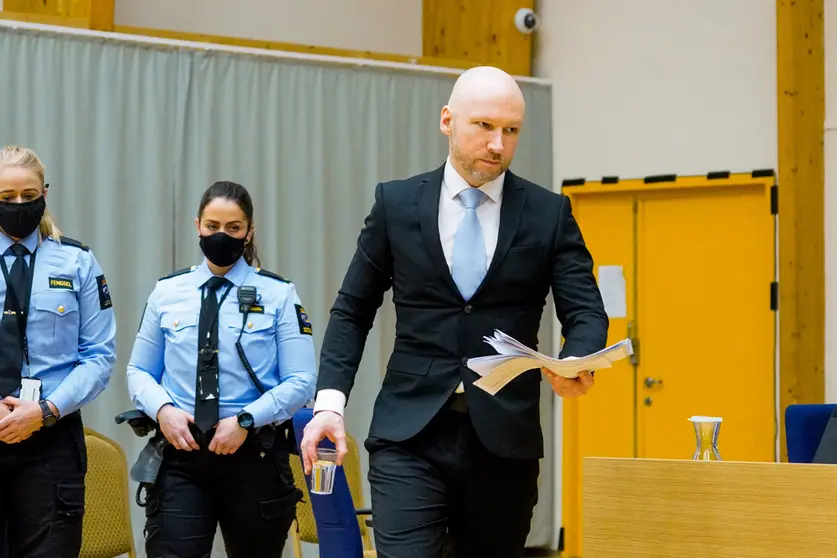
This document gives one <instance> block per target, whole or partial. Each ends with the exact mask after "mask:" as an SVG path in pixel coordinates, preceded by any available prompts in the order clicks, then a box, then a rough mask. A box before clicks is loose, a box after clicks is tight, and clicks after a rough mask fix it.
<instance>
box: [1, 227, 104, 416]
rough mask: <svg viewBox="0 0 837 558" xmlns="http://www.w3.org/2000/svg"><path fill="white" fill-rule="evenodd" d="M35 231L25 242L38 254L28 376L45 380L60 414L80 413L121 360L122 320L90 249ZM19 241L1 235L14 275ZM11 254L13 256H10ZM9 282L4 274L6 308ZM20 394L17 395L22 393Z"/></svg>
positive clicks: (44, 395)
mask: <svg viewBox="0 0 837 558" xmlns="http://www.w3.org/2000/svg"><path fill="white" fill-rule="evenodd" d="M38 240H39V233H38V231H35V232H34V233H32V234H30V235H29V236H27V237H26V238H24V239H22V240H21V241H20V244H23V245H24V246H26V248H27V249H28V250H29V254H30V255H28V256H26V257H25V259H26V263H27V265H29V263H30V262H31V259H32V256H31V254H32V253H33V252H35V250H36V249H37V253H36V254H35V269H34V273H33V276H32V294H31V296H30V298H29V318H28V319H27V321H26V337H27V340H28V343H29V365H28V366H27V365H26V362H25V360H24V363H23V372H22V375H23V377H31V378H35V379H38V380H41V399H47V400H49V401H52V403H53V404H54V405H55V406H56V408H57V409H58V412H59V414H60V416H62V417H63V416H66V415H68V414H70V413H72V412H74V411H77V410H78V409H80V408H81V407H83V406H84V405H86V404H88V403H90V402H91V401H93V399H95V398H96V397H97V396H98V395H99V394H100V393H101V392H102V391H103V390H104V389H105V387H106V386H107V384H108V382H109V381H110V375H111V372H112V371H113V366H114V363H115V362H116V320H115V319H114V314H113V304H112V302H111V295H110V289H109V287H108V284H107V280H106V279H105V276H104V273H102V269H101V268H100V267H99V263H98V262H97V261H96V258H95V257H94V256H93V252H91V251H90V250H89V249H88V248H87V247H86V246H84V245H81V244H80V243H78V242H76V241H73V240H70V239H66V240H65V241H64V242H61V243H59V242H55V241H54V240H52V239H51V238H50V239H45V240H43V241H41V242H40V246H39V245H38ZM12 244H14V241H12V239H10V238H9V237H8V236H6V235H4V234H0V254H2V255H3V257H4V259H5V261H6V269H8V270H9V271H11V269H12V265H13V264H14V260H15V257H14V255H12V254H11V252H10V251H9V248H10V247H11V245H12ZM7 252H8V254H7ZM4 300H6V280H5V278H4V277H3V275H2V274H0V304H2V303H3V302H2V301H4ZM18 393H19V392H15V395H18Z"/></svg>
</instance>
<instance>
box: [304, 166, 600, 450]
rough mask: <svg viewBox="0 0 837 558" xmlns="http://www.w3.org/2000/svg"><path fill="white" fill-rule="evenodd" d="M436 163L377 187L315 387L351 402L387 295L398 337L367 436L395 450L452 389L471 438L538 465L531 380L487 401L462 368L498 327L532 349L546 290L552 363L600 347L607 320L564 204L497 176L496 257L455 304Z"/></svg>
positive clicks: (534, 382) (483, 351)
mask: <svg viewBox="0 0 837 558" xmlns="http://www.w3.org/2000/svg"><path fill="white" fill-rule="evenodd" d="M443 173H444V166H442V167H441V168H439V169H436V170H435V171H432V172H429V173H426V174H422V175H419V176H415V177H412V178H408V179H406V180H397V181H393V182H387V183H382V184H378V186H377V188H376V190H375V203H374V205H373V207H372V210H371V212H370V214H369V216H368V217H367V218H366V221H365V225H364V227H363V229H362V231H361V233H360V237H359V239H358V243H357V250H356V251H355V254H354V257H353V259H352V262H351V264H350V265H349V269H348V271H347V273H346V276H345V278H344V280H343V284H342V287H341V288H340V290H339V293H338V296H337V299H336V301H335V303H334V306H333V307H332V310H331V316H330V319H329V323H328V327H327V328H326V332H325V338H324V340H323V348H322V352H321V357H320V372H319V379H318V385H317V388H318V390H320V389H327V388H330V389H337V390H340V391H341V392H343V393H344V394H346V395H347V398H348V395H349V392H350V391H351V389H352V385H353V384H354V378H355V374H356V373H357V368H358V364H359V363H360V360H361V355H362V352H363V348H364V344H365V342H366V337H367V334H368V332H369V330H370V329H371V328H372V323H373V320H374V318H375V314H376V312H377V309H378V308H379V307H380V306H381V304H382V301H383V297H384V293H385V292H386V291H387V290H388V289H389V288H392V289H393V293H392V298H393V302H394V304H395V310H396V339H395V346H394V348H393V352H392V355H391V357H390V359H389V363H388V365H387V370H386V376H385V378H384V381H383V385H382V387H381V390H380V392H379V394H378V397H377V400H376V402H375V408H374V412H373V417H372V424H371V428H370V432H369V434H370V436H372V437H375V438H381V439H385V440H392V441H402V440H405V439H408V438H410V437H412V436H414V435H415V434H417V433H418V432H419V431H420V430H421V429H422V428H423V427H424V426H425V425H427V423H428V422H429V421H430V419H431V418H433V416H434V415H435V414H436V413H437V412H438V411H439V410H440V409H441V408H442V406H443V405H444V404H445V402H446V401H447V400H448V398H449V397H450V396H451V394H452V393H453V391H454V390H455V389H456V386H457V384H458V383H459V382H460V381H463V382H464V384H465V397H466V401H467V404H468V408H469V413H470V415H471V417H472V421H473V423H474V428H475V430H476V431H477V435H478V436H479V438H480V440H481V441H482V442H483V444H484V445H485V446H486V448H488V450H489V451H491V452H493V453H495V454H497V455H499V456H503V457H518V458H540V457H543V435H542V432H541V425H540V414H539V400H540V382H541V377H542V375H541V373H540V371H537V370H534V371H529V372H526V373H524V374H522V375H521V376H520V377H518V378H517V379H515V380H514V381H512V382H511V383H509V384H508V385H506V386H505V387H504V388H503V389H502V390H501V391H500V392H499V393H498V394H497V395H495V396H491V395H488V394H487V393H485V392H484V391H482V390H480V389H479V388H475V387H473V386H472V385H471V384H472V383H473V382H474V381H475V380H476V379H478V378H479V376H478V375H477V374H476V373H474V372H473V371H471V370H470V369H469V368H467V367H466V366H465V365H464V362H465V359H467V358H471V357H476V356H481V355H488V354H494V350H493V349H492V348H491V347H490V346H489V345H488V344H487V343H485V342H484V341H483V336H485V335H490V334H492V333H493V331H494V329H499V330H501V331H503V332H505V333H507V334H509V335H511V336H512V337H514V338H515V339H517V340H519V341H521V342H522V343H525V344H526V345H527V346H529V347H532V348H536V347H537V343H538V328H539V325H540V321H541V316H542V313H543V308H544V305H545V303H546V297H547V294H548V293H549V290H550V288H551V289H552V294H553V298H554V301H555V306H556V309H557V315H558V319H559V321H560V322H561V325H562V335H563V336H564V338H565V344H564V346H563V349H562V351H561V356H562V357H566V356H584V355H587V354H589V353H592V352H595V351H598V350H600V349H602V348H604V346H605V343H606V340H607V328H608V318H607V315H606V314H605V311H604V306H603V304H602V299H601V296H600V294H599V290H598V286H597V284H596V280H595V277H594V275H593V270H592V268H593V262H592V258H591V256H590V253H589V252H588V250H587V248H586V246H585V244H584V240H583V239H582V236H581V231H580V230H579V228H578V225H577V224H576V221H575V219H574V218H573V215H572V211H571V208H570V201H569V198H567V197H566V196H563V195H560V194H556V193H554V192H551V191H549V190H546V189H544V188H541V187H540V186H537V185H536V184H533V183H531V182H529V181H527V180H524V179H522V178H520V177H518V176H515V175H514V174H512V173H511V172H509V171H507V172H506V177H505V181H504V183H503V199H502V206H501V210H500V229H499V236H498V239H497V247H496V249H495V252H494V257H493V259H492V261H491V264H490V266H489V268H488V272H487V275H486V277H485V279H484V280H483V282H482V284H481V286H480V287H479V289H478V290H477V292H476V293H475V294H474V296H473V297H472V298H471V300H469V301H467V302H466V301H465V300H463V298H462V296H461V295H460V294H459V290H458V289H457V287H456V284H455V283H454V281H453V279H452V277H451V274H450V271H449V268H448V265H447V263H446V262H445V257H444V253H443V251H442V245H441V241H440V239H439V225H438V213H439V195H440V192H441V186H442V178H443Z"/></svg>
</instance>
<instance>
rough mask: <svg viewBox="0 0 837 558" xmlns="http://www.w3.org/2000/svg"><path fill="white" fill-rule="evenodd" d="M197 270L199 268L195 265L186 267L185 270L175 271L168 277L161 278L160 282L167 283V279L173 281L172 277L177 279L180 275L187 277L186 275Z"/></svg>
mask: <svg viewBox="0 0 837 558" xmlns="http://www.w3.org/2000/svg"><path fill="white" fill-rule="evenodd" d="M197 268H198V266H196V265H193V266H190V267H184V268H183V269H178V270H177V271H173V272H171V273H169V274H168V275H163V276H162V277H160V279H159V281H165V280H166V279H171V278H172V277H177V276H178V275H185V274H186V273H191V272H192V271H195V270H196V269H197Z"/></svg>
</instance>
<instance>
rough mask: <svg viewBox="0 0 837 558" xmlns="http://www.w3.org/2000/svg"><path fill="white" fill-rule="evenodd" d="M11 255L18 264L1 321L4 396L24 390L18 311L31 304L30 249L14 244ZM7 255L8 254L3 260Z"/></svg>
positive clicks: (0, 371) (0, 378)
mask: <svg viewBox="0 0 837 558" xmlns="http://www.w3.org/2000/svg"><path fill="white" fill-rule="evenodd" d="M9 252H11V253H12V254H14V255H15V262H14V264H12V269H11V271H10V272H9V284H8V285H6V302H5V304H4V306H3V319H2V320H0V397H5V396H7V395H9V394H11V393H13V392H14V391H15V390H17V389H18V388H19V387H20V373H21V370H22V368H23V340H22V339H21V337H20V334H21V331H20V327H19V325H18V321H17V320H18V312H23V311H24V310H25V308H26V307H27V306H28V302H29V292H28V291H29V289H28V288H27V281H26V271H27V269H26V260H25V259H24V256H26V254H28V253H29V250H27V249H26V247H25V246H24V245H23V244H12V246H11V248H9V250H8V252H7V254H8V253H9ZM5 256H6V254H4V255H2V256H0V257H5Z"/></svg>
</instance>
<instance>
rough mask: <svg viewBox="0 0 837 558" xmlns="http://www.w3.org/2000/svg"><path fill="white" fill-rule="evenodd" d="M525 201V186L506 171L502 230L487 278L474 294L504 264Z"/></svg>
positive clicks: (498, 234) (501, 217)
mask: <svg viewBox="0 0 837 558" xmlns="http://www.w3.org/2000/svg"><path fill="white" fill-rule="evenodd" d="M525 202H526V191H525V190H524V189H523V186H521V185H519V184H518V183H517V180H516V178H515V176H514V175H513V174H512V173H511V171H506V178H505V180H503V201H502V204H503V205H502V206H501V207H500V230H499V231H498V233H497V247H496V248H495V249H494V257H493V258H491V265H489V266H488V271H487V272H486V274H485V278H484V279H483V280H482V283H480V286H479V288H478V289H477V292H475V293H474V296H477V295H478V294H479V292H480V291H481V290H482V289H483V288H484V287H485V285H486V284H487V283H488V282H489V281H490V280H491V277H492V276H493V275H494V274H495V273H497V269H499V267H500V265H502V263H503V260H504V259H505V257H506V254H507V253H508V251H509V248H511V243H512V240H513V239H514V235H515V233H516V232H517V227H518V226H519V225H520V216H521V214H522V213H523V206H524V204H525Z"/></svg>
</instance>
